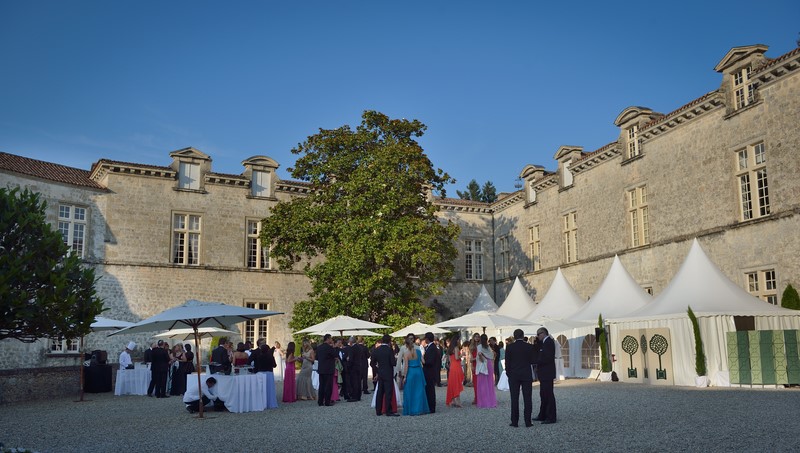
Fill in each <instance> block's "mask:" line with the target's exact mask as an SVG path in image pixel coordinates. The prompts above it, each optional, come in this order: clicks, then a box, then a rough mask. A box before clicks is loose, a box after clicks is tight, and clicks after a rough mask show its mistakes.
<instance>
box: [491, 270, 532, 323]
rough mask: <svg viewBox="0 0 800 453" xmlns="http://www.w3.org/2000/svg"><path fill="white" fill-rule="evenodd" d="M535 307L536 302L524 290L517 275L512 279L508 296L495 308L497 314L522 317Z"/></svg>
mask: <svg viewBox="0 0 800 453" xmlns="http://www.w3.org/2000/svg"><path fill="white" fill-rule="evenodd" d="M535 308H536V302H534V301H533V298H532V297H531V296H530V294H528V291H526V290H525V287H524V286H522V282H521V281H520V280H519V277H517V278H516V279H515V280H514V286H512V287H511V291H509V292H508V296H506V300H504V301H503V304H502V305H500V308H499V309H497V314H498V315H503V316H511V317H512V318H520V319H522V318H524V317H525V316H526V315H528V314H529V313H530V312H532V311H533V310H534V309H535Z"/></svg>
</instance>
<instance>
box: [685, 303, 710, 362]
mask: <svg viewBox="0 0 800 453" xmlns="http://www.w3.org/2000/svg"><path fill="white" fill-rule="evenodd" d="M688 313H689V320H690V321H691V322H692V330H693V331H694V371H695V372H696V373H697V375H698V376H705V375H706V373H707V370H706V353H705V352H703V339H702V338H700V324H698V323H697V316H695V315H694V312H693V311H692V307H689V310H688Z"/></svg>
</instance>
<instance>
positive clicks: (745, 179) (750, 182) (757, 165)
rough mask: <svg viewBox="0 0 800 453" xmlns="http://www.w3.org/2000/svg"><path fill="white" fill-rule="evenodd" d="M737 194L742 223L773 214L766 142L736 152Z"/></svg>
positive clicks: (738, 148)
mask: <svg viewBox="0 0 800 453" xmlns="http://www.w3.org/2000/svg"><path fill="white" fill-rule="evenodd" d="M734 162H735V168H736V172H735V177H736V178H735V180H736V186H737V189H736V192H737V196H738V198H739V220H740V221H741V222H745V221H749V220H753V219H758V218H761V217H766V216H769V215H770V214H771V205H770V200H769V179H768V172H767V152H766V144H765V143H764V140H759V141H756V142H753V143H751V144H748V145H745V146H740V147H737V148H736V150H735V151H734Z"/></svg>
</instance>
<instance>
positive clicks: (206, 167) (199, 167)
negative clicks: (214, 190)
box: [169, 147, 211, 191]
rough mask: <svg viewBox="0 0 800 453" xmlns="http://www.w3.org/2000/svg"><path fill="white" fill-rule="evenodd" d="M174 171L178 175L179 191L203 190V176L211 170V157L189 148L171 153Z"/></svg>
mask: <svg viewBox="0 0 800 453" xmlns="http://www.w3.org/2000/svg"><path fill="white" fill-rule="evenodd" d="M169 156H170V157H172V165H171V167H172V169H174V170H175V171H176V172H177V173H178V185H177V189H179V190H197V191H201V190H203V175H205V174H206V173H208V172H209V171H210V170H211V157H209V156H208V154H205V153H203V152H202V151H200V150H198V149H195V148H192V147H188V148H183V149H179V150H177V151H173V152H171V153H169Z"/></svg>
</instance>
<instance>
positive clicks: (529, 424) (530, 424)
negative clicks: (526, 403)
mask: <svg viewBox="0 0 800 453" xmlns="http://www.w3.org/2000/svg"><path fill="white" fill-rule="evenodd" d="M531 426H533V423H525V427H526V428H530V427H531Z"/></svg>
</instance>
